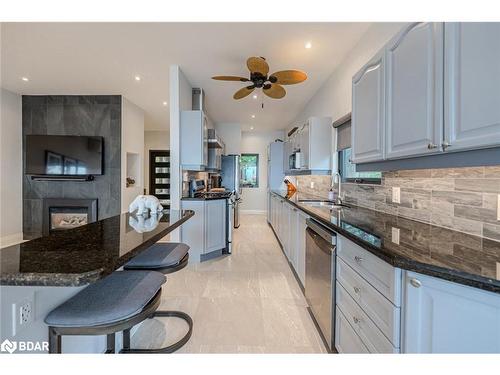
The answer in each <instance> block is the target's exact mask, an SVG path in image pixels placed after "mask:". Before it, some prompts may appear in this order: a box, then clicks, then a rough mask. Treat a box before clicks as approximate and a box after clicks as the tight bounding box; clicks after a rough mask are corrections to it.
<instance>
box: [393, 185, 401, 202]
mask: <svg viewBox="0 0 500 375" xmlns="http://www.w3.org/2000/svg"><path fill="white" fill-rule="evenodd" d="M392 202H393V203H401V188H400V187H396V186H394V187H393V188H392Z"/></svg>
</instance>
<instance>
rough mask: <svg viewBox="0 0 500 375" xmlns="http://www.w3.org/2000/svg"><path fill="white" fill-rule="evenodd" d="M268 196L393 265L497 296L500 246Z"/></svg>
mask: <svg viewBox="0 0 500 375" xmlns="http://www.w3.org/2000/svg"><path fill="white" fill-rule="evenodd" d="M272 193H274V194H276V195H278V196H280V197H282V198H285V199H286V200H288V201H289V202H290V203H291V204H293V205H294V206H296V207H297V208H299V209H300V210H302V211H304V212H306V213H307V214H309V215H310V216H311V217H313V218H314V219H316V220H318V221H319V222H321V223H322V224H324V225H325V226H328V227H330V228H331V229H332V230H334V231H335V232H337V233H339V234H340V235H342V236H344V237H346V238H348V239H350V240H352V241H353V242H355V243H356V244H358V245H360V246H362V247H363V248H364V249H366V250H368V251H370V252H371V253H372V254H374V255H376V256H378V257H379V258H381V259H382V260H384V261H386V262H387V263H390V264H391V265H393V266H394V267H399V268H402V269H405V270H409V271H415V272H419V273H422V274H426V275H430V276H435V277H439V278H442V279H445V280H449V281H453V282H456V283H460V284H464V285H469V286H472V287H476V288H480V289H483V290H487V291H491V292H495V293H500V242H496V241H493V240H489V239H486V238H481V237H477V236H473V235H470V234H466V233H462V232H457V231H454V230H451V229H446V228H442V227H438V226H435V225H431V224H425V223H421V222H418V221H414V220H410V219H405V218H402V217H398V216H394V215H390V214H386V213H383V212H379V211H374V210H370V209H366V208H361V207H353V206H350V207H341V208H335V209H333V210H330V209H329V208H326V207H311V206H309V205H306V204H303V203H301V202H300V201H301V200H304V199H322V198H319V197H315V196H311V195H306V194H303V193H300V192H297V193H295V194H293V195H291V196H287V194H286V192H285V191H272ZM393 228H397V229H399V243H395V242H394V241H393V238H392V233H393Z"/></svg>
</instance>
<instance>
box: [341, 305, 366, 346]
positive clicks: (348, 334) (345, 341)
mask: <svg viewBox="0 0 500 375" xmlns="http://www.w3.org/2000/svg"><path fill="white" fill-rule="evenodd" d="M335 348H336V349H337V351H338V352H339V353H340V354H365V353H369V351H368V349H367V348H366V346H365V344H363V342H362V341H361V339H360V338H359V336H358V334H357V333H356V332H355V331H354V328H352V327H351V325H350V323H349V322H348V320H347V318H346V317H345V316H344V314H343V313H342V311H340V309H339V308H338V307H337V310H336V314H335Z"/></svg>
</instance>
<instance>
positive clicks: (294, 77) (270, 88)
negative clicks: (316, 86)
mask: <svg viewBox="0 0 500 375" xmlns="http://www.w3.org/2000/svg"><path fill="white" fill-rule="evenodd" d="M247 67H248V70H250V79H248V78H244V77H236V76H215V77H212V79H215V80H218V81H240V82H252V84H251V85H250V86H246V87H243V88H242V89H240V90H238V91H236V92H235V94H234V95H233V98H234V99H236V100H238V99H242V98H244V97H245V96H248V95H250V94H251V93H252V92H253V91H254V90H255V89H256V88H262V92H263V93H264V94H266V95H267V96H269V97H270V98H273V99H281V98H283V97H284V96H285V95H286V91H285V88H284V87H283V86H282V85H293V84H296V83H300V82H303V81H305V80H306V79H307V74H306V73H304V72H301V71H300V70H281V71H279V72H276V73H273V74H269V65H268V64H267V62H266V59H265V58H263V57H250V58H248V60H247Z"/></svg>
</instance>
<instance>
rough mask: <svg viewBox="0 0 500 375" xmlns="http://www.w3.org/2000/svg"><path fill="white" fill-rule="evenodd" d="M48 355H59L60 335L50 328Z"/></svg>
mask: <svg viewBox="0 0 500 375" xmlns="http://www.w3.org/2000/svg"><path fill="white" fill-rule="evenodd" d="M49 353H50V354H53V353H56V354H61V335H59V334H58V333H57V332H56V330H55V329H54V328H52V327H49Z"/></svg>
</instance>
